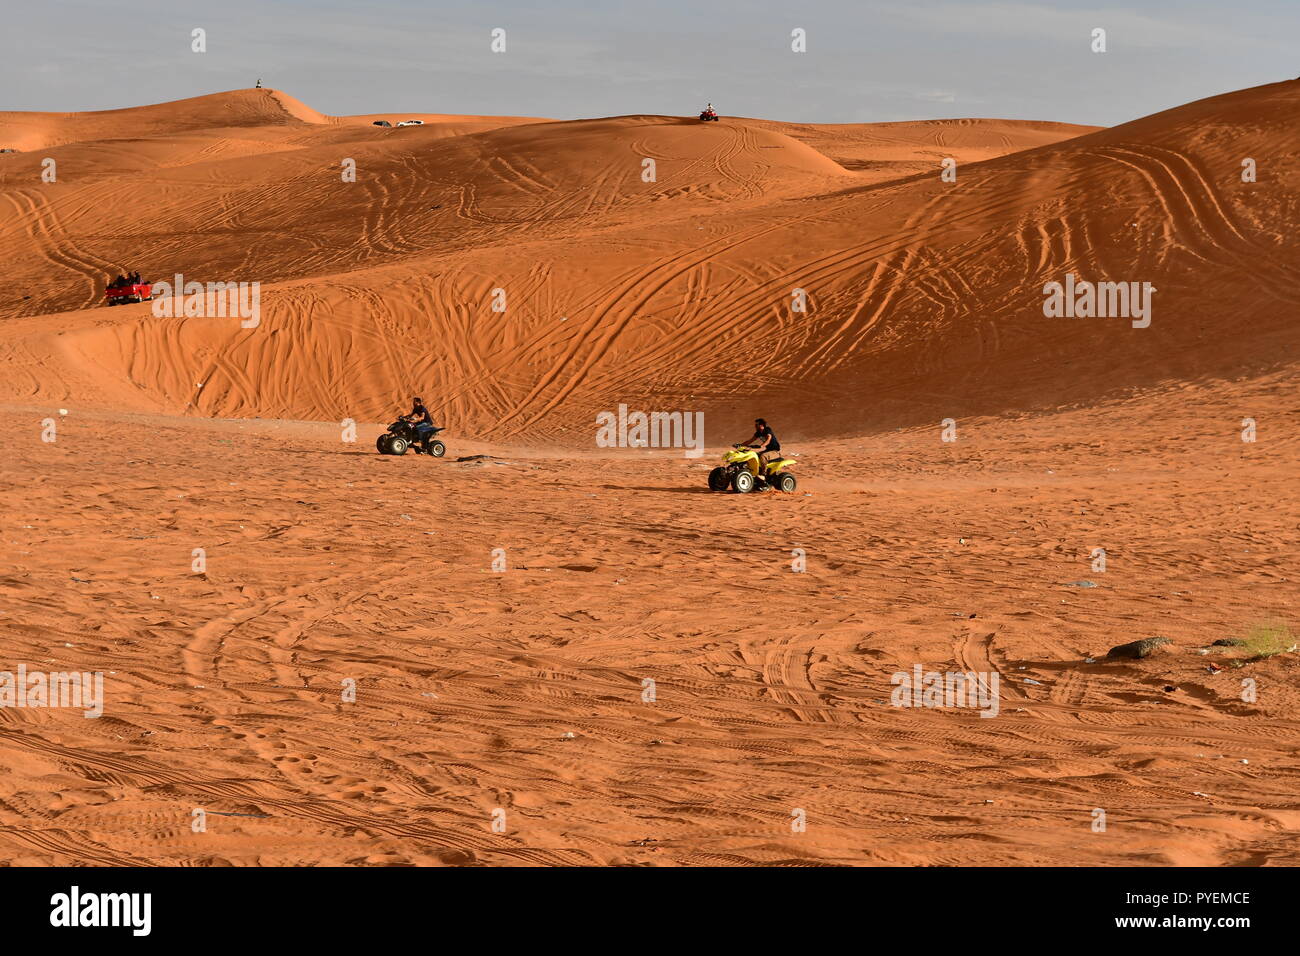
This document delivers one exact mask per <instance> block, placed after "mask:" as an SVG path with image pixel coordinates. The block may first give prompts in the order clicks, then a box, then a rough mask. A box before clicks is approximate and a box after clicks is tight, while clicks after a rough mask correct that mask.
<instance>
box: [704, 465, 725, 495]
mask: <svg viewBox="0 0 1300 956" xmlns="http://www.w3.org/2000/svg"><path fill="white" fill-rule="evenodd" d="M728 484H730V481H729V480H728V478H727V469H725V468H723V467H722V466H721V465H719V466H718V467H717V468H714V469H713V470H712V471H711V472H709V490H710V491H726V490H727V485H728Z"/></svg>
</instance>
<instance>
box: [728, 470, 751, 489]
mask: <svg viewBox="0 0 1300 956" xmlns="http://www.w3.org/2000/svg"><path fill="white" fill-rule="evenodd" d="M731 487H732V488H733V489H734V490H735V491H737V492H739V493H740V494H742V495H747V494H749V493H750V492H751V491H753V490H754V476H753V475H751V474H750V473H749V472H747V471H738V472H736V473H735V474H734V475H733V476H732V477H731Z"/></svg>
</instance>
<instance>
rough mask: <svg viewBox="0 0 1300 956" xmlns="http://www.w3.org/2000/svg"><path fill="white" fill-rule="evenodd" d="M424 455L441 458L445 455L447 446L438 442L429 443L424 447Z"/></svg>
mask: <svg viewBox="0 0 1300 956" xmlns="http://www.w3.org/2000/svg"><path fill="white" fill-rule="evenodd" d="M424 453H425V454H426V455H432V456H433V457H434V458H441V457H442V456H443V455H445V454H447V446H446V445H444V444H443V443H442V442H440V441H431V442H429V443H428V444H427V445H425V446H424Z"/></svg>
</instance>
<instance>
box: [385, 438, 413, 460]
mask: <svg viewBox="0 0 1300 956" xmlns="http://www.w3.org/2000/svg"><path fill="white" fill-rule="evenodd" d="M408 447H409V445H408V444H407V441H406V439H405V438H402V437H400V436H398V435H394V436H393V437H392V439H391V440H389V442H388V453H389V454H390V455H405V454H406V449H407V448H408Z"/></svg>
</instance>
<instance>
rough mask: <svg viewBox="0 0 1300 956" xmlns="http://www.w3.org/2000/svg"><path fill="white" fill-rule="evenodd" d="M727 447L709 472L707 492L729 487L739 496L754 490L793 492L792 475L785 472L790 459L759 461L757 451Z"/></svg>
mask: <svg viewBox="0 0 1300 956" xmlns="http://www.w3.org/2000/svg"><path fill="white" fill-rule="evenodd" d="M731 448H732V450H731V451H729V452H727V453H726V454H725V455H723V456H722V461H723V464H721V465H719V466H718V467H717V468H714V469H713V470H712V471H711V472H709V490H710V491H726V490H727V489H728V488H731V489H732V490H733V491H738V492H740V493H741V494H742V495H743V494H747V493H748V492H751V491H754V490H755V489H762V488H775V489H777V490H778V491H794V490H795V488H796V487H798V482H796V481H795V479H794V475H792V474H790V472H788V471H787V470H786V469H787V468H789V467H790V466H791V465H793V464H794V463H795V460H794V459H793V458H778V459H776V460H775V461H759V460H758V451H757V449H754V448H750V447H748V446H746V445H732V446H731Z"/></svg>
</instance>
